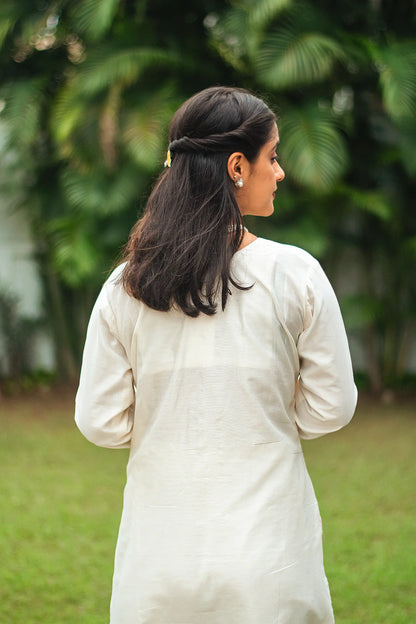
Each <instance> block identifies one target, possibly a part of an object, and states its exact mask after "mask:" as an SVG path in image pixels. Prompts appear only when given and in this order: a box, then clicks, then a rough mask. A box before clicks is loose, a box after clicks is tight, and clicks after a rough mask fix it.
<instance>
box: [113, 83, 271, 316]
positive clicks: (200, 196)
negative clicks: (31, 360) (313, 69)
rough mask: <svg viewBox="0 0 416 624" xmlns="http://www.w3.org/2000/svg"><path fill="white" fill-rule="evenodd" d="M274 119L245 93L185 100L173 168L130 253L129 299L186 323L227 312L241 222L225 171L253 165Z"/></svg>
mask: <svg viewBox="0 0 416 624" xmlns="http://www.w3.org/2000/svg"><path fill="white" fill-rule="evenodd" d="M274 122H275V116H274V114H273V113H272V111H271V110H270V109H269V108H268V107H267V106H266V104H265V103H264V102H263V101H262V100H261V99H259V98H257V97H256V96H254V95H252V94H251V93H249V92H248V91H245V90H243V89H237V88H229V87H211V88H209V89H205V90H204V91H201V92H200V93H197V94H196V95H194V96H193V97H191V98H190V99H189V100H187V101H186V102H185V103H184V104H182V106H181V107H180V108H179V109H178V110H177V112H176V113H175V115H174V117H173V119H172V123H171V126H170V134H169V140H170V143H169V150H170V154H171V166H170V167H168V168H165V170H164V171H163V172H162V173H161V175H160V176H159V178H158V180H157V182H156V184H155V186H154V188H153V191H152V192H151V194H150V196H149V199H148V201H147V205H146V208H145V211H144V215H143V217H142V218H141V219H140V220H139V221H138V222H137V223H136V225H135V226H134V227H133V229H132V232H131V235H130V239H129V242H128V244H127V246H126V250H125V255H124V259H125V260H126V266H125V269H124V271H123V278H122V279H123V284H124V287H125V289H126V291H127V292H128V293H129V294H130V295H132V296H133V297H135V298H136V299H139V300H141V301H143V302H144V303H146V304H147V305H148V306H149V307H151V308H153V309H155V310H161V311H167V310H169V309H170V308H171V307H172V306H175V307H178V308H180V309H181V310H182V311H183V312H184V313H185V314H188V315H189V316H198V315H199V313H200V312H203V313H204V314H208V315H211V314H214V313H215V312H216V308H217V300H218V295H219V294H221V306H222V309H224V308H225V305H226V302H227V296H228V294H229V292H230V291H229V283H231V284H233V285H234V286H235V287H237V288H240V289H245V288H246V287H244V286H242V285H239V284H238V283H236V281H235V280H234V279H233V277H232V276H231V273H230V265H231V259H232V256H233V254H234V253H235V252H236V251H237V250H238V248H239V246H240V244H241V242H242V239H243V235H244V230H243V220H242V216H241V213H240V211H239V209H238V205H237V202H236V199H235V196H234V192H235V187H234V184H233V181H232V180H231V179H230V177H229V175H228V171H227V163H228V158H229V156H230V155H231V154H232V153H234V152H242V153H243V154H244V156H245V157H246V158H247V160H248V161H249V162H251V163H252V162H254V161H255V160H256V158H257V156H258V154H259V152H260V149H261V148H262V147H263V146H264V145H265V144H266V143H267V141H268V140H269V139H270V136H271V134H272V129H273V125H274Z"/></svg>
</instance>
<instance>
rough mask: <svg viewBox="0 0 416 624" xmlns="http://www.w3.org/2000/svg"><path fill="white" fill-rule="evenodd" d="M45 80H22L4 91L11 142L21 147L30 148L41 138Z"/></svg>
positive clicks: (5, 118) (6, 118)
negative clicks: (40, 129) (40, 123)
mask: <svg viewBox="0 0 416 624" xmlns="http://www.w3.org/2000/svg"><path fill="white" fill-rule="evenodd" d="M44 84H45V81H44V80H43V79H33V80H21V81H19V82H16V83H13V84H9V85H6V86H5V87H4V88H3V89H2V97H4V100H5V108H4V111H3V112H2V117H3V119H4V121H5V122H6V133H7V135H8V137H9V141H10V142H11V143H13V144H14V145H18V146H21V147H30V146H31V145H32V144H33V143H34V142H35V141H36V139H37V138H38V136H39V122H40V116H41V108H42V103H43V88H44Z"/></svg>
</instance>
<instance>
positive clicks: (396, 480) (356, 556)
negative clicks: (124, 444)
mask: <svg viewBox="0 0 416 624" xmlns="http://www.w3.org/2000/svg"><path fill="white" fill-rule="evenodd" d="M72 403H73V395H72V394H71V393H70V392H69V393H68V392H60V393H59V394H57V393H56V392H55V393H49V394H45V395H39V396H32V397H26V398H15V399H3V400H2V401H0V426H1V436H0V461H1V468H2V479H1V482H0V518H1V532H0V557H1V566H0V622H2V623H3V622H4V623H5V624H6V623H7V624H80V623H83V624H84V623H85V624H98V623H100V624H105V623H106V622H108V604H109V595H110V590H111V576H112V566H113V555H114V547H115V542H116V536H117V528H118V523H119V518H120V511H121V503H122V489H123V484H124V478H125V464H126V461H127V452H126V451H111V450H106V449H99V448H96V447H94V446H92V445H91V444H89V443H88V442H86V441H85V440H84V439H83V438H82V436H81V434H79V433H78V431H77V430H76V429H75V427H74V425H73V417H72ZM415 449H416V401H414V400H413V401H407V402H402V403H400V404H398V405H376V404H374V403H373V402H371V401H369V400H367V399H362V400H361V401H360V404H359V408H358V411H357V415H356V417H355V419H354V421H353V422H352V423H351V425H349V426H348V427H347V428H346V429H344V430H343V431H341V432H338V433H336V434H332V435H330V436H326V437H325V438H322V439H319V440H314V441H310V442H306V443H304V451H305V457H306V461H307V464H308V466H309V471H310V474H311V477H312V480H313V482H314V485H315V489H316V493H317V496H318V500H319V503H320V508H321V514H322V519H323V525H324V548H325V561H326V571H327V575H328V578H329V582H330V587H331V592H332V597H333V603H334V609H335V615H336V622H337V624H362V623H365V624H414V623H415V622H416V591H415V587H416V496H415V492H416V458H415ZM195 624H197V623H195ZM224 624H227V623H224ZM259 624H261V623H259ZM294 624H296V623H294Z"/></svg>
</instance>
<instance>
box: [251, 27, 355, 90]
mask: <svg viewBox="0 0 416 624" xmlns="http://www.w3.org/2000/svg"><path fill="white" fill-rule="evenodd" d="M344 59H345V53H344V51H343V49H342V47H341V46H340V45H339V44H338V42H337V41H335V40H334V39H332V38H331V37H328V36H327V35H324V34H322V33H319V32H297V31H296V29H295V28H293V27H291V26H287V27H285V28H279V29H277V30H274V32H272V33H271V34H270V35H269V37H268V38H267V39H266V41H265V43H264V45H263V46H262V48H261V49H260V50H259V53H258V58H257V63H256V65H257V69H258V77H259V80H260V81H261V82H262V83H263V84H264V85H265V86H267V87H269V88H272V89H287V88H290V87H296V86H302V85H307V84H312V83H315V82H319V81H321V80H324V79H325V78H327V77H328V76H329V75H330V73H331V71H332V69H333V67H334V64H335V62H336V61H339V60H344Z"/></svg>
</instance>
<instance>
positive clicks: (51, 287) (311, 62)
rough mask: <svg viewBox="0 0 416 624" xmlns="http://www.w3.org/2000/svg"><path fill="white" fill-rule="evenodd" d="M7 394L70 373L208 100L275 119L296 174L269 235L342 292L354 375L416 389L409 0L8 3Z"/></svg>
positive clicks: (413, 59)
mask: <svg viewBox="0 0 416 624" xmlns="http://www.w3.org/2000/svg"><path fill="white" fill-rule="evenodd" d="M0 45H1V47H0V355H1V360H0V388H1V389H2V391H3V393H5V394H7V393H10V392H14V391H16V389H21V388H25V387H33V386H37V385H42V384H46V385H48V384H51V383H53V382H54V381H65V382H71V383H72V382H76V379H77V377H78V371H79V366H80V358H81V353H82V347H83V341H84V337H85V329H86V324H87V322H88V317H89V314H90V311H91V307H92V305H93V303H94V300H95V298H96V296H97V293H98V291H99V288H100V286H101V284H102V283H103V281H104V280H105V278H106V276H107V275H108V272H109V270H110V269H111V268H112V267H113V266H114V264H115V263H116V262H117V259H118V258H119V257H120V254H121V252H122V249H123V245H124V244H125V242H126V240H127V237H128V234H129V230H130V228H131V227H132V225H133V224H134V222H135V221H136V219H137V217H138V215H139V214H140V212H141V210H142V208H143V206H144V203H145V201H146V197H147V195H148V193H149V190H150V188H151V186H152V183H153V182H154V180H155V178H156V176H157V175H158V173H159V172H160V170H161V168H162V167H163V162H164V160H165V157H166V155H165V154H166V146H167V130H168V124H169V121H170V119H171V116H172V114H173V112H174V111H175V110H176V108H177V107H178V106H179V105H180V104H181V103H182V102H183V101H184V100H185V99H186V98H188V97H189V96H190V95H192V94H193V93H194V92H196V91H198V90H200V89H203V88H205V87H208V86H212V85H216V84H225V85H235V86H241V87H246V88H248V89H250V90H253V91H255V92H256V93H258V94H259V95H260V96H261V97H264V98H265V99H266V101H267V102H268V103H269V104H270V106H271V107H272V108H273V110H275V111H276V113H277V115H278V125H279V130H280V137H281V148H280V153H279V157H280V162H281V164H282V166H283V168H284V169H285V171H286V180H285V182H284V184H282V185H280V186H279V194H278V197H277V199H276V211H275V214H274V215H273V217H271V218H270V219H267V220H261V219H258V220H256V219H253V218H252V219H250V222H249V226H250V228H251V229H252V230H253V231H254V232H255V233H256V234H257V235H260V236H265V237H267V238H271V239H274V240H277V241H280V242H284V243H291V244H295V245H298V246H300V247H303V248H305V249H307V250H308V251H310V252H311V253H312V254H313V255H314V256H316V257H317V258H318V259H319V260H320V261H321V263H322V265H323V266H324V268H325V270H326V272H327V274H328V276H329V278H330V280H331V282H332V283H333V285H334V288H335V290H336V293H337V296H338V298H339V301H340V304H341V308H342V312H343V315H344V320H345V323H346V327H347V332H348V336H349V340H350V344H351V349H352V356H353V364H354V370H355V374H356V378H357V382H358V383H359V385H360V387H361V388H363V389H367V390H370V391H371V392H373V393H375V394H377V395H379V396H384V397H386V398H388V397H391V396H393V395H394V393H402V392H409V391H410V392H414V391H415V390H416V279H415V273H416V271H415V268H416V208H415V196H416V7H415V2H414V1H413V0H395V1H394V2H393V1H392V0H384V1H383V0H342V1H341V0H335V1H334V0H333V1H332V2H329V1H328V0H309V1H308V0H300V1H297V0H258V1H254V0H253V1H250V0H234V1H228V2H225V1H222V2H221V1H219V0H177V1H176V2H170V3H169V2H166V1H164V2H162V1H161V0H152V1H151V2H150V1H145V0H71V1H69V0H54V1H49V0H2V2H1V5H0Z"/></svg>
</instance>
